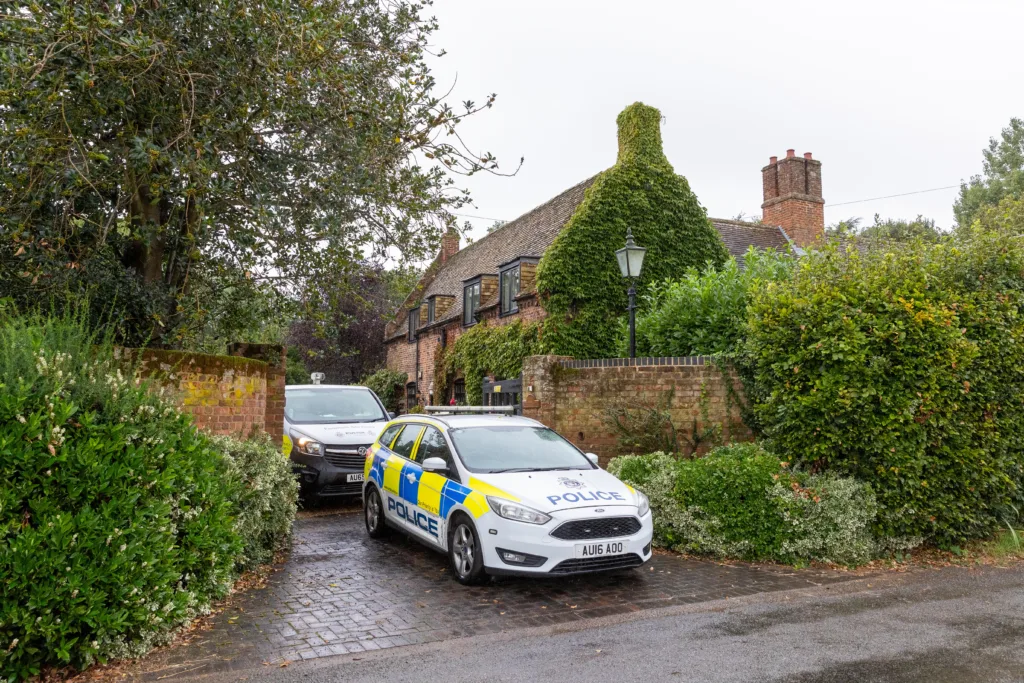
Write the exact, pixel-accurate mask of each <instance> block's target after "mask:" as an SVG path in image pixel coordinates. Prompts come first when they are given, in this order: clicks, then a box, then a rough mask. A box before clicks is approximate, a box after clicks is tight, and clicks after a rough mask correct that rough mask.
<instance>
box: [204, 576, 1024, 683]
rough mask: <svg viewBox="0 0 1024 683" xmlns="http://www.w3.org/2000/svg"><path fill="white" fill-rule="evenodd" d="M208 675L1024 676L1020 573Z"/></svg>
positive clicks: (836, 589) (595, 680)
mask: <svg viewBox="0 0 1024 683" xmlns="http://www.w3.org/2000/svg"><path fill="white" fill-rule="evenodd" d="M254 666H256V667H257V668H254V669H250V670H247V671H234V672H223V673H219V674H215V675H213V676H209V677H205V678H204V679H203V680H206V681H217V682H219V681H225V682H226V681H238V680H246V681H249V682H250V683H254V682H258V681H275V682H277V683H300V682H302V683H327V682H329V681H330V682H334V681H346V682H348V681H353V682H357V681H358V682H361V681H438V682H439V683H441V682H444V683H449V682H465V683H481V682H490V681H495V682H497V681H508V682H513V681H515V682H519V681H557V682H558V683H575V682H577V681H579V682H581V683H582V682H586V683H600V682H628V681H644V682H649V681H772V682H787V683H834V682H846V681H857V682H872V681H885V682H891V683H903V682H910V681H922V682H928V683H953V682H956V683H961V682H972V681H1024V567H1017V568H1012V569H999V568H981V569H970V570H969V569H961V568H947V569H942V570H918V571H915V572H911V573H908V574H901V575H892V574H889V575H883V576H879V575H875V576H873V577H871V578H865V579H859V580H855V581H850V582H846V583H842V584H838V585H833V586H822V587H817V588H812V589H801V590H795V591H787V592H781V593H773V594H762V595H754V596H748V597H744V598H739V599H733V600H721V601H716V602H708V603H702V604H699V605H688V606H681V607H678V608H676V607H673V608H667V609H664V610H657V611H648V612H644V613H637V614H634V615H616V616H614V617H609V618H607V619H596V620H592V621H588V622H585V623H579V624H573V625H570V626H565V625H560V626H554V627H542V628H535V629H524V630H519V631H515V632H508V633H498V634H489V635H485V636H479V637H468V638H462V639H458V640H450V641H445V642H439V643H428V644H424V645H416V646H410V647H401V648H392V649H390V650H382V651H377V652H371V653H362V654H361V655H360V656H358V657H357V656H338V657H327V658H323V659H319V660H314V661H310V662H300V663H292V664H290V665H289V666H287V667H286V668H281V667H279V666H273V667H269V666H263V667H260V666H259V665H258V664H254Z"/></svg>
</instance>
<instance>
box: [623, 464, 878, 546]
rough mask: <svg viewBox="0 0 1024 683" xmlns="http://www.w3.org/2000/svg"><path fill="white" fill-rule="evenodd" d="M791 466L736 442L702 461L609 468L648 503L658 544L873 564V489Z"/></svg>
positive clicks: (845, 479)
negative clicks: (797, 469) (641, 492)
mask: <svg viewBox="0 0 1024 683" xmlns="http://www.w3.org/2000/svg"><path fill="white" fill-rule="evenodd" d="M788 465H789V464H788V463H784V462H780V461H779V459H778V458H777V457H775V456H772V455H770V454H768V453H767V452H765V451H764V450H763V449H762V448H761V446H760V445H758V444H737V445H733V446H723V447H721V448H717V449H715V450H714V451H712V452H711V453H710V454H709V455H708V456H707V457H704V458H699V459H696V460H677V459H676V458H673V457H671V456H668V455H665V454H664V453H654V454H652V455H643V456H624V457H622V458H616V459H615V460H613V461H612V462H611V463H610V465H609V468H608V469H609V471H610V472H612V473H613V474H616V476H618V477H620V478H621V479H622V480H623V481H625V482H627V483H629V484H631V485H633V486H635V487H636V488H638V489H640V490H641V491H643V492H644V493H646V494H647V496H648V497H649V498H650V501H651V508H652V510H653V511H654V525H655V526H654V531H655V537H654V540H655V544H656V545H659V546H662V547H667V548H673V549H675V550H679V551H683V552H692V553H698V554H707V555H713V556H719V557H733V558H741V559H746V560H777V561H781V562H787V563H792V564H798V565H799V564H806V563H807V562H810V561H821V562H832V563H839V564H849V565H855V564H860V563H863V562H865V561H867V560H869V559H870V558H871V556H872V555H873V554H874V552H875V548H876V546H875V543H874V540H873V538H872V535H871V524H872V523H873V521H874V517H875V509H876V508H875V500H874V495H873V493H872V491H871V488H870V486H867V485H865V484H862V483H860V482H857V481H856V480H853V479H849V478H840V477H836V476H834V475H808V474H804V473H798V472H794V471H792V469H791V468H790V467H789V466H788Z"/></svg>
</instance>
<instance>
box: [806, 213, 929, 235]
mask: <svg viewBox="0 0 1024 683" xmlns="http://www.w3.org/2000/svg"><path fill="white" fill-rule="evenodd" d="M862 223H863V219H861V218H846V219H844V220H841V221H838V222H836V223H832V224H831V225H829V226H828V227H827V228H825V234H826V235H829V236H832V237H867V238H881V239H888V240H895V241H907V240H914V239H923V240H925V241H927V242H934V241H935V240H937V239H939V237H940V236H941V235H942V232H941V231H940V230H939V229H938V228H936V227H935V221H934V220H932V219H931V218H925V217H924V216H923V215H921V214H918V215H917V218H915V219H913V220H909V221H908V220H904V219H902V218H886V219H885V220H882V216H881V215H880V214H877V213H876V214H875V222H874V223H873V224H871V225H867V226H862V225H861V224H862Z"/></svg>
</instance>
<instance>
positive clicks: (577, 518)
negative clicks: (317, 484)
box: [363, 414, 653, 584]
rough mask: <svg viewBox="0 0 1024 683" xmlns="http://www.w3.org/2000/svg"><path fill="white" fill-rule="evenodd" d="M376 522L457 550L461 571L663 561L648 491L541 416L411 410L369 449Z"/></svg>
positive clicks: (372, 528) (555, 570)
mask: <svg viewBox="0 0 1024 683" xmlns="http://www.w3.org/2000/svg"><path fill="white" fill-rule="evenodd" d="M364 474H365V479H366V481H365V483H364V488H363V510H364V513H365V521H366V531H367V533H368V534H369V535H370V536H371V537H372V538H381V537H383V536H385V535H386V534H387V532H388V531H389V530H390V529H398V530H400V531H402V532H404V533H406V534H408V535H409V536H412V537H413V538H415V539H417V540H420V541H422V542H424V543H426V544H427V545H429V546H431V547H433V548H435V549H437V550H440V551H442V552H445V553H447V554H448V558H449V561H450V563H451V567H452V571H453V574H454V576H455V578H456V579H458V580H459V582H461V583H464V584H473V583H479V582H481V581H483V580H484V579H486V577H487V575H504V574H515V575H529V576H552V575H554V576H559V575H567V574H579V573H584V572H593V571H605V570H612V569H628V568H633V567H639V566H640V565H642V564H644V563H645V562H647V560H649V559H650V558H651V536H652V534H653V525H652V522H651V511H650V505H649V503H648V500H647V497H646V496H645V495H644V494H643V493H641V492H640V491H636V490H635V489H633V488H632V487H630V486H627V485H626V484H623V483H622V482H621V481H619V480H618V479H616V478H615V477H613V476H612V475H611V474H608V473H607V472H605V471H604V470H602V469H601V468H599V467H598V466H597V456H596V455H593V454H591V453H588V454H584V453H583V452H581V451H580V450H578V449H577V448H576V447H575V446H573V445H572V444H570V443H569V442H568V441H566V440H565V439H563V438H562V437H561V436H559V435H558V434H556V433H555V432H554V431H552V430H550V429H548V428H547V427H545V426H544V425H542V424H540V423H539V422H536V421H535V420H531V419H527V418H523V417H516V416H511V415H507V416H506V415H472V414H470V415H465V414H462V415H458V414H453V415H405V416H402V417H400V418H398V419H395V420H392V421H391V422H389V423H388V425H387V426H386V427H385V428H384V430H383V432H382V433H381V435H380V437H379V438H378V439H377V440H376V441H375V442H374V444H373V445H372V446H371V448H370V450H369V451H367V454H366V465H365V472H364Z"/></svg>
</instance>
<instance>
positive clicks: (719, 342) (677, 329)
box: [619, 247, 794, 356]
mask: <svg viewBox="0 0 1024 683" xmlns="http://www.w3.org/2000/svg"><path fill="white" fill-rule="evenodd" d="M743 262H744V268H742V269H741V268H740V267H739V264H738V263H737V262H736V259H734V258H731V257H730V258H729V260H728V261H726V262H725V265H723V266H722V267H721V268H713V267H708V268H706V269H705V270H704V271H703V272H699V271H698V270H697V269H696V268H691V269H690V270H688V271H687V272H686V274H685V275H684V276H683V277H681V278H679V279H678V280H666V281H664V282H656V283H652V284H651V286H650V288H649V289H648V290H647V293H646V294H645V296H644V303H645V305H644V309H645V310H644V311H643V312H642V313H641V314H640V315H639V316H638V317H637V321H636V344H637V353H638V354H639V355H643V356H690V355H699V354H719V353H724V354H730V355H731V354H734V353H735V352H736V351H737V350H738V349H739V347H740V346H741V345H742V343H743V339H744V334H745V328H746V322H747V303H748V301H749V299H750V293H751V291H752V290H753V289H754V288H755V287H761V286H764V285H766V284H767V283H769V282H774V281H777V280H780V279H783V278H786V277H788V276H789V273H790V271H791V270H792V268H793V263H794V259H793V258H792V257H790V256H789V255H787V254H780V253H777V252H774V251H770V250H769V251H759V250H756V249H754V248H753V247H751V248H750V250H749V251H747V253H746V255H745V256H744V259H743ZM627 343H628V331H627V330H626V329H625V327H624V328H623V334H622V336H621V338H620V342H619V347H620V351H622V350H624V349H626V348H627Z"/></svg>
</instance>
